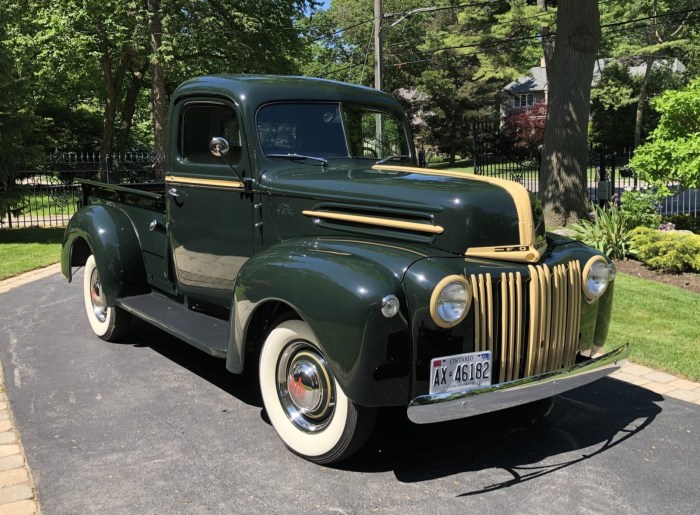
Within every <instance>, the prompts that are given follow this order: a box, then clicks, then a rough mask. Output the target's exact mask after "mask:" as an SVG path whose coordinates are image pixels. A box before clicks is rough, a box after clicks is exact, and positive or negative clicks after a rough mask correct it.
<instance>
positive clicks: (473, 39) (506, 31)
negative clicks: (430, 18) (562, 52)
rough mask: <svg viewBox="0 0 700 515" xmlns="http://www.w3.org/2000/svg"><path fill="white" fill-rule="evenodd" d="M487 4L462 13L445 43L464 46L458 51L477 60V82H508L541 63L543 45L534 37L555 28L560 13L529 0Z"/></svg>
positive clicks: (452, 45) (450, 45)
mask: <svg viewBox="0 0 700 515" xmlns="http://www.w3.org/2000/svg"><path fill="white" fill-rule="evenodd" d="M484 4H485V5H483V6H475V7H473V8H469V9H464V10H461V11H460V13H459V15H458V23H457V24H456V25H455V26H454V27H453V28H450V29H451V30H447V31H446V33H445V35H444V37H443V43H444V46H448V47H462V48H459V49H458V50H457V51H458V52H460V53H461V54H463V55H473V56H474V57H475V58H476V60H477V61H478V63H479V69H478V71H477V72H476V74H475V78H476V79H477V80H491V79H496V80H499V81H502V82H506V83H507V82H508V81H511V80H513V79H514V78H516V77H517V76H518V75H521V74H522V73H523V72H525V71H527V70H528V69H529V68H531V67H532V66H536V65H537V64H538V63H539V60H540V57H541V55H542V46H541V43H540V41H539V40H538V39H537V38H535V37H532V36H534V35H537V34H539V31H540V30H541V29H542V27H546V28H549V29H552V28H553V26H554V18H555V13H556V10H555V9H550V10H549V11H547V12H542V11H541V10H540V8H539V7H538V6H537V5H536V4H535V3H533V2H528V1H526V0H507V1H505V0H503V1H500V2H493V3H490V2H489V3H486V2H485V3H484ZM504 41H508V44H503V42H504Z"/></svg>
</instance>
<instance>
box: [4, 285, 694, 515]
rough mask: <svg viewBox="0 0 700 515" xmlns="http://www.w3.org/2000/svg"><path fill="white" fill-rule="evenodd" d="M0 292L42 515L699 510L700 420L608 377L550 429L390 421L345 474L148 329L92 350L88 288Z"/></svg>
mask: <svg viewBox="0 0 700 515" xmlns="http://www.w3.org/2000/svg"><path fill="white" fill-rule="evenodd" d="M81 279H82V276H81V275H79V276H78V277H77V278H76V283H74V284H72V285H67V284H66V283H65V282H64V281H63V279H62V278H61V277H60V276H58V275H55V276H52V277H49V278H46V279H42V280H39V281H37V282H34V283H31V284H28V285H25V286H23V287H21V288H18V289H16V290H13V291H10V292H8V293H5V294H2V295H0V361H2V364H3V366H4V369H5V377H6V387H7V391H8V396H9V398H10V402H11V405H12V408H13V411H14V415H15V418H16V422H17V427H18V430H19V431H20V434H21V436H22V441H23V443H24V447H25V451H26V454H27V457H28V461H29V465H30V467H31V469H32V472H33V474H34V478H35V481H36V483H37V489H38V494H39V500H40V502H41V505H42V509H43V513H44V514H48V515H51V514H59V513H60V514H70V513H76V514H78V513H80V514H83V513H110V514H118V513H125V514H126V513H129V514H132V513H234V512H235V513H248V512H261V511H262V512H269V513H289V512H339V513H369V512H375V511H377V512H381V513H387V512H388V513H405V512H406V511H408V510H410V511H413V512H416V513H465V512H468V511H478V512H479V513H516V512H517V513H647V512H661V511H663V512H666V513H695V512H697V510H698V506H700V489H698V477H699V476H700V474H699V467H698V463H700V406H698V405H693V404H690V403H686V402H683V401H678V400H674V399H664V398H663V397H662V396H660V395H657V394H655V393H653V392H650V391H648V390H644V389H642V388H639V387H636V386H632V385H630V384H627V383H622V382H618V381H616V380H613V379H604V380H601V381H598V382H597V383H594V384H592V385H589V386H587V387H584V388H581V389H579V390H578V391H575V392H573V393H570V394H567V395H566V396H561V397H558V398H557V399H556V402H555V408H554V410H553V412H552V413H551V414H550V415H549V416H548V417H547V418H546V419H544V420H536V421H531V420H529V419H528V418H527V417H526V416H523V415H522V413H518V412H517V411H508V412H503V413H497V414H489V415H484V416H481V417H478V418H473V419H467V420H463V421H457V422H451V423H444V424H438V425H429V426H416V425H413V424H411V423H409V422H408V421H407V419H406V417H405V413H404V412H403V410H387V411H385V412H383V413H382V414H381V417H380V420H379V423H378V427H377V429H376V430H375V432H374V434H373V436H372V438H371V439H370V441H369V443H368V444H367V445H366V447H365V448H364V449H363V450H362V451H361V452H360V453H359V454H357V455H356V456H354V457H353V458H351V460H349V461H347V462H345V463H343V464H341V465H340V466H336V467H321V466H317V465H313V464H311V463H308V462H306V461H304V460H301V459H300V458H297V457H296V456H294V455H293V454H291V453H290V452H288V451H287V450H286V449H285V448H284V446H283V444H282V443H281V441H280V440H279V439H278V438H277V436H276V435H275V432H274V430H273V429H272V427H271V426H270V425H269V424H268V422H267V421H266V418H265V414H264V411H263V410H262V407H261V406H262V404H261V401H260V398H259V393H258V391H257V386H256V383H255V381H254V378H253V377H247V376H242V377H239V376H234V375H231V374H229V373H228V372H226V371H225V368H224V362H223V361H221V360H217V359H214V358H211V357H209V356H207V355H205V354H203V353H201V352H199V351H197V350H196V349H194V348H192V347H189V346H188V345H187V344H184V343H181V342H179V341H178V340H176V339H174V338H172V337H170V336H168V335H166V334H165V333H162V332H160V331H158V330H156V329H154V328H152V327H150V326H148V325H147V324H145V323H136V324H135V325H134V326H133V328H132V329H133V330H132V332H131V335H130V337H129V339H128V340H127V341H126V342H124V343H122V344H108V343H105V342H103V341H101V340H99V339H98V338H97V337H95V336H93V334H92V332H91V330H90V328H89V325H88V323H87V320H86V317H85V313H84V308H83V303H82V297H81V293H82V289H81V283H80V282H79V281H80V280H81Z"/></svg>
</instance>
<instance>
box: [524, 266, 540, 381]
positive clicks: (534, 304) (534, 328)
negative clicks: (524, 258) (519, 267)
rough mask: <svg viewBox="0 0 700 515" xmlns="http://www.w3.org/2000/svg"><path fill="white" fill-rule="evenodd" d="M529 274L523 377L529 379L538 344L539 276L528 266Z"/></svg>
mask: <svg viewBox="0 0 700 515" xmlns="http://www.w3.org/2000/svg"><path fill="white" fill-rule="evenodd" d="M527 269H528V271H529V272H530V288H529V289H530V298H529V301H530V320H529V326H530V327H529V329H528V336H527V360H526V362H525V376H526V377H529V376H531V375H533V374H534V372H535V366H536V363H537V349H538V347H539V342H540V314H539V306H540V304H541V301H540V296H541V295H540V288H539V275H538V273H537V270H535V267H534V266H532V265H528V267H527Z"/></svg>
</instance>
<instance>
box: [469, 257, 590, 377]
mask: <svg viewBox="0 0 700 515" xmlns="http://www.w3.org/2000/svg"><path fill="white" fill-rule="evenodd" d="M528 273H529V277H527V276H525V277H523V274H521V273H520V272H515V273H513V272H509V273H502V274H501V275H500V278H499V279H498V280H497V282H496V283H495V284H494V281H493V277H492V276H491V274H476V275H472V276H471V277H470V282H471V285H472V290H473V293H474V300H473V304H474V349H475V350H476V351H481V350H490V351H491V352H492V353H493V358H494V364H496V363H497V364H498V365H499V366H498V382H504V381H512V380H514V379H519V378H521V377H528V376H531V375H537V374H541V373H543V372H548V371H551V370H557V369H559V368H562V367H566V366H570V365H572V364H573V363H574V360H575V358H576V350H577V347H578V336H579V329H580V318H581V265H580V263H579V262H578V261H572V262H570V263H567V264H561V265H555V266H554V267H552V268H551V269H550V268H549V267H548V266H547V265H538V266H528ZM494 295H497V296H498V297H497V298H494Z"/></svg>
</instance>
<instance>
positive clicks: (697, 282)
mask: <svg viewBox="0 0 700 515" xmlns="http://www.w3.org/2000/svg"><path fill="white" fill-rule="evenodd" d="M615 266H616V267H617V271H618V272H622V273H625V274H628V275H633V276H635V277H641V278H642V279H649V280H651V281H656V282H659V283H663V284H669V285H671V286H676V287H678V288H682V289H684V290H687V291H691V292H693V293H697V294H698V295H700V275H699V274H670V273H667V272H659V271H658V270H651V269H649V268H647V267H645V266H644V265H643V264H642V263H640V262H639V261H634V260H632V259H629V260H624V261H615Z"/></svg>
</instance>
